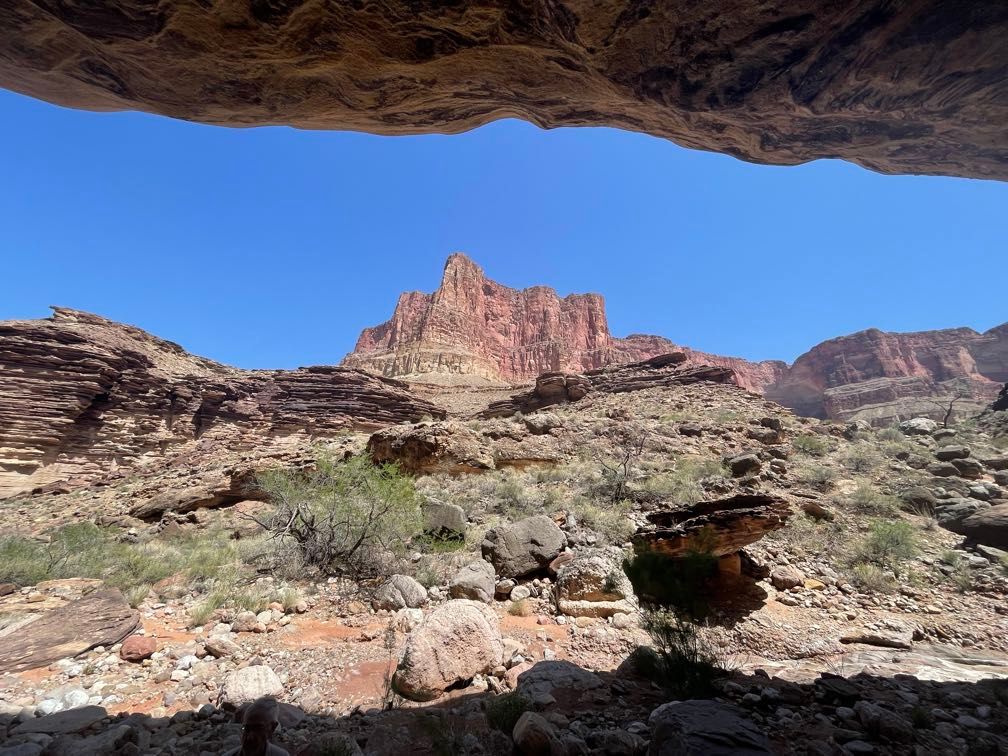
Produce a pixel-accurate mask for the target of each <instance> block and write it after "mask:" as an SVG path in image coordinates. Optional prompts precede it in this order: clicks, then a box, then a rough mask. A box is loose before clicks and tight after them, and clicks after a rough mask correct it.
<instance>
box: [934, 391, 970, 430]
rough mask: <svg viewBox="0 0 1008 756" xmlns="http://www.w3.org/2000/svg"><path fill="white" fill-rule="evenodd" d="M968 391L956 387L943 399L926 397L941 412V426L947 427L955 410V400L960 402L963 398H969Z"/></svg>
mask: <svg viewBox="0 0 1008 756" xmlns="http://www.w3.org/2000/svg"><path fill="white" fill-rule="evenodd" d="M969 398H970V393H969V391H967V390H966V389H965V388H963V387H961V386H960V387H957V388H956V390H955V393H954V394H953V395H952V396H950V397H947V398H944V399H938V398H934V399H928V403H930V404H933V405H934V406H935V407H937V408H938V409H939V410H941V412H942V415H943V416H942V427H943V428H948V427H949V422H950V421H951V420H952V416H953V413H954V411H955V405H956V402H960V401H962V400H963V399H969Z"/></svg>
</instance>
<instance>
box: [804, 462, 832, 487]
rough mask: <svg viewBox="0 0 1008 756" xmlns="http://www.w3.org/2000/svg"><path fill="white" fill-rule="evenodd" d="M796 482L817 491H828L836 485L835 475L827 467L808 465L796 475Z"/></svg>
mask: <svg viewBox="0 0 1008 756" xmlns="http://www.w3.org/2000/svg"><path fill="white" fill-rule="evenodd" d="M797 476H798V480H800V481H801V482H802V483H804V484H805V485H807V486H810V487H812V488H814V489H816V490H817V491H829V490H831V489H832V488H833V486H834V485H836V479H837V474H836V472H835V471H834V470H833V469H832V468H829V467H822V466H820V465H809V466H807V467H802V468H800V469H799V470H798V473H797Z"/></svg>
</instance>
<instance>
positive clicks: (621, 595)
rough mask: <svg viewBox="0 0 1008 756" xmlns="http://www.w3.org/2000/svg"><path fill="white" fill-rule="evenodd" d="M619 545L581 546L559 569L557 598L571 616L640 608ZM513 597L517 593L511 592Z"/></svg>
mask: <svg viewBox="0 0 1008 756" xmlns="http://www.w3.org/2000/svg"><path fill="white" fill-rule="evenodd" d="M621 559H622V552H621V551H620V549H618V548H609V549H581V550H578V551H576V552H575V553H574V559H573V560H572V561H571V562H569V563H568V564H566V565H564V566H563V567H561V568H560V571H559V572H558V573H557V582H556V601H557V609H558V610H559V612H560V613H561V614H566V615H568V616H571V617H611V616H613V615H614V614H616V613H618V612H619V613H623V614H632V613H633V612H634V611H635V610H636V609H637V601H636V598H635V596H634V592H633V586H632V585H631V584H630V579H629V578H628V577H627V576H626V574H625V573H624V572H623V568H622V567H621V566H620V563H621ZM511 595H512V598H514V594H513V593H512V594H511Z"/></svg>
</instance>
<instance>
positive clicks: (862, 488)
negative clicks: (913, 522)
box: [843, 480, 899, 515]
mask: <svg viewBox="0 0 1008 756" xmlns="http://www.w3.org/2000/svg"><path fill="white" fill-rule="evenodd" d="M843 500H844V503H845V504H847V506H849V507H850V508H851V509H853V510H854V511H856V512H861V513H864V514H887V515H893V514H895V513H896V512H897V511H898V510H899V502H898V501H897V500H896V498H895V497H893V496H888V495H886V494H883V493H880V492H879V491H878V490H876V488H875V487H874V486H873V485H872V484H871V483H869V482H868V481H864V480H863V481H861V482H860V483H858V484H857V487H856V488H855V489H854V490H853V491H851V492H850V493H849V494H848V495H847V496H845V497H844V498H843Z"/></svg>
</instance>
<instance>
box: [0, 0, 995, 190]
mask: <svg viewBox="0 0 1008 756" xmlns="http://www.w3.org/2000/svg"><path fill="white" fill-rule="evenodd" d="M1006 29H1008V10H1006V9H1005V7H1004V6H1003V4H1001V3H996V2H995V3H967V4H961V3H960V4H955V3H952V4H950V3H947V2H942V1H941V0H924V1H923V2H918V3H912V4H894V3H870V4H867V5H866V4H865V3H863V2H855V0H840V1H839V2H827V0H797V1H796V0H789V2H784V0H771V1H770V2H763V3H758V4H753V3H751V2H743V1H742V0H720V2H714V3H694V4H688V5H684V4H682V3H677V2H672V0H657V1H656V2H648V3H646V4H641V3H638V2H630V1H629V0H614V2H607V3H599V2H594V1H593V0H567V1H566V2H535V3H512V2H501V1H500V0H469V1H468V2H465V3H461V4H459V3H448V4H440V3H429V4H425V5H423V6H422V8H418V7H417V6H416V4H414V3H407V2H397V1H396V0H379V2H367V3H360V2H354V3H320V2H312V1H306V0H282V1H281V0H276V1H273V0H270V1H267V0H253V2H249V3H201V2H196V0H165V1H164V2H159V3H151V2H148V0H114V1H113V2H105V3H100V4H87V5H80V4H71V3H51V2H47V3H40V2H37V0H10V1H9V2H5V3H4V4H3V5H2V7H0V30H2V32H0V85H2V86H4V87H6V88H9V89H13V90H15V91H18V92H22V93H25V94H30V95H33V96H35V97H40V98H42V99H46V100H49V101H52V102H56V103H59V104H61V105H68V106H72V107H80V108H88V109H94V110H122V109H136V110H143V111H147V112H152V113H159V114H164V115H169V116H172V117H175V118H184V119H188V120H193V121H201V122H206V123H216V124H225V125H233V126H234V125H258V124H290V125H294V126H299V127H305V128H330V129H353V130H360V131H370V132H375V133H380V134H403V133H417V132H458V131H464V130H466V129H470V128H473V127H475V126H478V125H481V124H483V123H486V122H488V121H491V120H494V119H497V118H502V117H519V118H524V119H526V120H529V121H532V122H533V123H536V124H538V125H541V126H546V127H552V126H586V125H605V126H615V127H618V128H624V129H629V130H632V131H641V132H648V133H651V134H654V135H656V136H661V137H666V138H669V139H672V140H674V141H676V142H678V143H679V144H682V145H684V146H687V147H696V148H701V149H706V150H714V151H719V152H724V153H727V154H730V155H734V156H736V157H740V158H743V159H745V160H751V161H755V162H766V163H777V164H794V163H800V162H804V161H807V160H811V159H815V158H822V157H829V158H843V159H847V160H851V161H854V162H856V163H858V164H860V165H864V166H866V167H869V168H872V169H874V170H879V171H883V172H891V173H936V174H950V175H962V176H975V177H990V178H1005V177H1008V168H1006V166H1008V151H1006V146H1005V143H1004V132H1003V128H1002V125H1003V124H1004V123H1005V121H1006V116H1008V103H1006V100H1005V97H1004V94H1003V89H1002V87H1003V82H1004V78H1005V74H1006V70H1008V59H1006V54H1005V51H1004V46H1003V40H1004V37H1005V33H1006Z"/></svg>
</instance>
